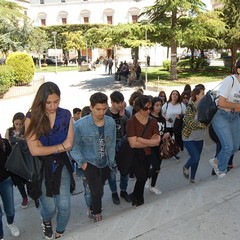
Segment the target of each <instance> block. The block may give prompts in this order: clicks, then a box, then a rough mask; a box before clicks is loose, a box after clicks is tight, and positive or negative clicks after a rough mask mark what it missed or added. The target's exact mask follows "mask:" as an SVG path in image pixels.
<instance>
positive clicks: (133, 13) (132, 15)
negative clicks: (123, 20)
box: [128, 8, 141, 23]
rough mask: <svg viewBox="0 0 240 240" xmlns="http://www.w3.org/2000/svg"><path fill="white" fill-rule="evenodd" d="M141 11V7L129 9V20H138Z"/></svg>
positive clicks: (133, 21) (134, 21)
mask: <svg viewBox="0 0 240 240" xmlns="http://www.w3.org/2000/svg"><path fill="white" fill-rule="evenodd" d="M140 12H141V10H140V9H139V8H130V9H129V10H128V14H129V19H128V22H132V23H136V22H138V16H139V14H140Z"/></svg>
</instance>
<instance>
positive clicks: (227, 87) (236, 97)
mask: <svg viewBox="0 0 240 240" xmlns="http://www.w3.org/2000/svg"><path fill="white" fill-rule="evenodd" d="M233 79H234V80H233ZM218 95H220V96H223V97H225V98H226V99H227V101H228V102H233V103H240V83H239V81H238V79H237V78H236V76H235V75H231V76H227V77H226V78H225V79H224V80H223V81H222V83H221V85H220V87H219V89H218Z"/></svg>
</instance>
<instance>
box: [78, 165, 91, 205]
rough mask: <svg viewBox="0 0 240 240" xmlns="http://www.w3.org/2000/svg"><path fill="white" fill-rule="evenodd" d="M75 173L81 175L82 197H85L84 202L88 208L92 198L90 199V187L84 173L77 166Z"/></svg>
mask: <svg viewBox="0 0 240 240" xmlns="http://www.w3.org/2000/svg"><path fill="white" fill-rule="evenodd" d="M76 174H77V176H82V179H83V187H84V199H85V203H86V205H87V207H88V208H90V206H91V203H92V199H91V192H90V188H89V186H88V183H87V179H86V176H85V173H84V171H83V170H82V169H81V168H77V171H76Z"/></svg>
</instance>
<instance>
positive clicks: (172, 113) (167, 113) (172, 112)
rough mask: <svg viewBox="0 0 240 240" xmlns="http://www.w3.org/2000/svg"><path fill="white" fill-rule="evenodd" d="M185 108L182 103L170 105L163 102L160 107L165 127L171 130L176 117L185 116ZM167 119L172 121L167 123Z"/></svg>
mask: <svg viewBox="0 0 240 240" xmlns="http://www.w3.org/2000/svg"><path fill="white" fill-rule="evenodd" d="M185 112H186V106H185V104H183V103H181V104H180V103H177V104H172V103H171V102H165V103H164V105H163V106H162V114H163V116H164V117H165V118H166V127H167V128H172V127H173V124H174V121H175V119H176V115H179V114H185ZM169 118H171V119H172V122H169Z"/></svg>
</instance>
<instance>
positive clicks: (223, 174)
mask: <svg viewBox="0 0 240 240" xmlns="http://www.w3.org/2000/svg"><path fill="white" fill-rule="evenodd" d="M226 175H227V174H226V173H225V172H221V173H219V174H218V179H222V178H224V177H225V176H226Z"/></svg>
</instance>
